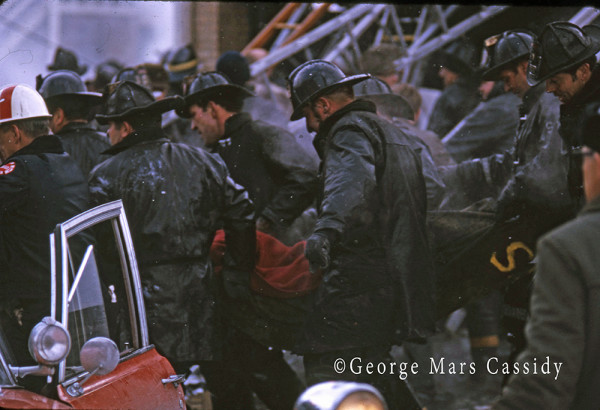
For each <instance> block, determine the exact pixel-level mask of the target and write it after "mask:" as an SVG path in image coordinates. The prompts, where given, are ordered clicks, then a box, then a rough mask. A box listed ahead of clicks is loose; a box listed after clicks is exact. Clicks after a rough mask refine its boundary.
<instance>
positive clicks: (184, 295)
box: [90, 81, 256, 408]
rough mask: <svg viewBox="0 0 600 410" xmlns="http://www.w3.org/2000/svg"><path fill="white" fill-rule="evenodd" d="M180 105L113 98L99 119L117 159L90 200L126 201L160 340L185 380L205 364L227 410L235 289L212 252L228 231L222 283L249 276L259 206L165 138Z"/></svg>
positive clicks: (119, 87) (142, 94) (128, 89)
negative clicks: (227, 319)
mask: <svg viewBox="0 0 600 410" xmlns="http://www.w3.org/2000/svg"><path fill="white" fill-rule="evenodd" d="M180 99H181V97H167V98H164V99H162V100H159V101H156V100H155V99H154V97H153V96H152V94H151V92H150V91H149V90H147V89H146V88H144V87H143V86H141V85H139V84H136V83H133V82H130V81H123V82H119V83H116V84H113V85H112V86H111V87H109V88H108V89H107V92H106V103H105V110H104V113H103V114H99V115H97V118H98V121H100V122H101V123H108V124H109V125H110V127H109V131H108V134H109V136H110V140H111V144H112V147H111V148H110V149H109V150H108V151H107V152H106V153H107V154H108V155H110V158H109V159H107V160H106V161H104V162H102V163H101V164H99V165H98V166H97V167H96V168H95V169H94V170H93V171H92V173H91V176H90V192H91V200H92V203H93V204H100V203H104V202H107V201H112V200H115V199H118V198H121V199H122V200H123V204H124V206H125V210H126V212H127V217H128V220H129V224H130V227H131V232H132V237H133V241H134V243H135V244H136V255H137V257H138V262H139V266H140V271H141V272H142V287H143V292H144V300H145V303H146V308H147V315H148V322H149V330H150V338H151V340H152V341H153V343H154V344H155V345H156V347H157V349H159V351H160V352H162V354H164V355H165V356H166V357H167V358H168V359H169V361H170V362H171V363H172V364H173V367H174V368H175V369H176V371H178V372H185V371H186V370H187V369H188V368H189V366H190V365H192V364H195V363H198V361H200V364H201V368H202V372H203V374H204V375H205V377H206V379H207V383H208V387H209V390H210V391H211V393H213V394H214V395H215V402H216V404H218V403H220V402H219V400H227V399H232V400H233V399H235V396H231V392H230V391H228V390H227V387H228V384H227V381H226V378H224V377H223V376H222V375H223V372H226V371H227V370H228V369H224V367H225V366H224V365H223V364H222V362H221V360H223V351H222V349H223V348H225V347H227V346H228V343H227V342H225V341H224V340H223V338H224V337H225V336H224V335H223V333H222V328H221V324H220V317H219V315H220V310H219V306H220V305H219V300H220V298H218V295H219V294H220V293H219V292H218V291H217V290H218V289H219V288H220V286H221V285H220V284H219V283H222V284H223V286H224V287H225V291H229V288H228V282H227V281H220V282H216V281H215V277H214V276H213V272H212V265H211V262H210V259H209V257H210V256H209V250H210V246H211V243H212V241H213V237H214V234H215V231H216V230H217V229H221V228H224V230H225V233H226V243H227V254H226V255H225V259H224V260H225V262H224V264H225V266H224V268H223V272H222V275H223V276H222V277H225V276H229V275H231V276H233V277H237V276H241V277H244V276H249V274H250V271H251V270H252V269H253V268H254V260H255V250H256V233H255V228H254V207H253V206H252V203H251V201H250V199H249V198H248V194H247V192H246V191H245V190H244V189H243V188H242V187H241V186H239V185H237V184H235V183H234V182H233V180H232V179H231V178H230V177H229V173H228V171H227V167H226V165H225V164H224V163H223V161H222V160H220V159H219V158H218V157H216V156H213V155H211V154H209V153H208V152H206V151H204V150H202V149H198V148H195V147H190V146H188V145H187V144H181V143H175V142H172V141H170V140H169V139H168V138H167V137H166V136H165V135H164V132H163V131H162V129H161V127H160V124H161V114H162V113H163V112H165V111H168V110H171V109H174V108H176V107H177V106H178V105H179V104H180ZM190 176H193V177H190ZM226 374H229V373H226ZM215 407H216V408H219V407H217V406H215ZM221 408H223V407H221ZM225 408H226V407H225Z"/></svg>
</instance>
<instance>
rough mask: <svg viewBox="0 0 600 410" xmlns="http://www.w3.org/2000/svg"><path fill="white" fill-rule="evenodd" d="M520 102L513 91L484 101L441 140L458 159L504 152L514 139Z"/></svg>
mask: <svg viewBox="0 0 600 410" xmlns="http://www.w3.org/2000/svg"><path fill="white" fill-rule="evenodd" d="M520 103H521V100H520V99H519V97H517V96H516V95H515V94H513V93H503V94H500V95H498V96H495V97H493V98H490V99H488V100H487V101H484V102H481V103H480V104H479V105H478V106H477V107H476V108H475V109H474V110H473V111H472V112H471V113H470V114H469V115H467V116H466V117H465V118H463V119H462V120H461V121H460V122H459V123H458V124H457V125H456V126H455V127H454V128H453V129H452V130H451V131H450V132H449V133H448V134H446V136H445V137H444V138H442V142H443V143H444V144H445V145H446V148H447V149H448V152H450V154H451V155H452V157H453V158H454V159H455V160H456V161H457V162H461V161H466V160H468V159H473V158H484V157H487V156H489V155H493V154H502V153H503V152H505V151H508V150H510V149H511V148H512V147H513V145H514V143H515V134H516V133H517V128H518V127H519V117H520V116H519V105H520Z"/></svg>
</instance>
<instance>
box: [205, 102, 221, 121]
mask: <svg viewBox="0 0 600 410" xmlns="http://www.w3.org/2000/svg"><path fill="white" fill-rule="evenodd" d="M217 107H218V105H217V104H216V103H215V102H214V101H209V102H208V105H207V106H206V111H208V113H209V115H210V116H211V117H212V118H214V119H216V118H217V116H218V110H217Z"/></svg>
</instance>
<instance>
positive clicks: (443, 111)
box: [427, 76, 480, 136]
mask: <svg viewBox="0 0 600 410" xmlns="http://www.w3.org/2000/svg"><path fill="white" fill-rule="evenodd" d="M478 87H479V83H478V82H474V81H472V80H470V79H469V78H467V77H466V76H460V77H459V78H458V80H456V82H455V83H453V84H450V85H449V86H448V87H446V88H445V89H444V91H442V94H441V95H440V97H439V98H438V100H437V101H436V103H435V106H434V107H433V111H432V112H431V116H430V117H429V124H428V126H427V129H428V130H431V131H433V132H435V133H436V134H437V135H439V136H443V135H446V134H447V133H448V132H450V130H451V129H452V128H453V127H454V126H455V125H456V124H458V122H459V121H460V120H462V119H463V118H464V117H466V116H467V114H469V113H470V112H471V111H473V109H475V107H476V106H477V104H479V101H480V97H479V91H478Z"/></svg>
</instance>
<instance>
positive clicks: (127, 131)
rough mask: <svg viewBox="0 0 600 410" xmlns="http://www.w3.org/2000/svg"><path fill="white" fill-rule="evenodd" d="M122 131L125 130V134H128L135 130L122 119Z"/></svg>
mask: <svg viewBox="0 0 600 410" xmlns="http://www.w3.org/2000/svg"><path fill="white" fill-rule="evenodd" d="M123 131H125V135H129V134H131V133H132V132H134V131H135V130H134V129H133V127H132V126H131V124H130V123H129V122H127V121H123Z"/></svg>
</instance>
